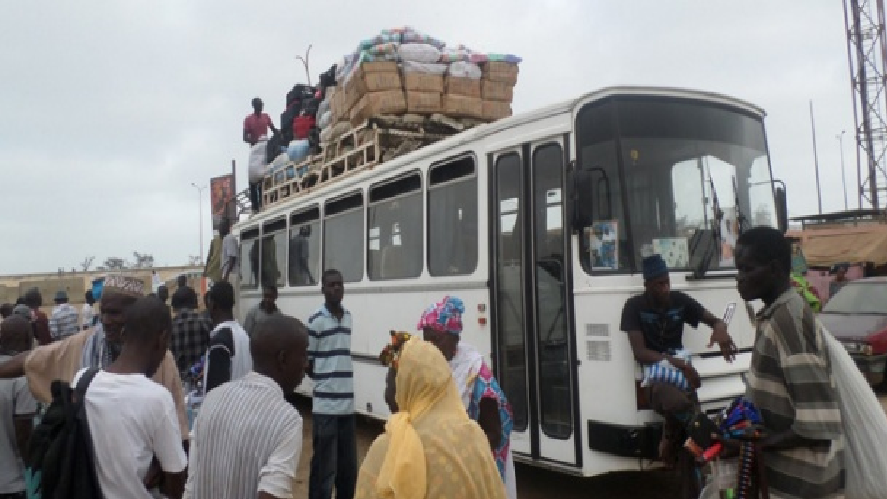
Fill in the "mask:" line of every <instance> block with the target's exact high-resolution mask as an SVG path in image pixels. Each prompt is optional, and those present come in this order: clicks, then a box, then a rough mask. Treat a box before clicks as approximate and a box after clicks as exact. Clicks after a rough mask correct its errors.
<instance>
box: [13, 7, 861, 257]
mask: <svg viewBox="0 0 887 499" xmlns="http://www.w3.org/2000/svg"><path fill="white" fill-rule="evenodd" d="M432 6H435V7H432ZM437 6H445V7H437ZM400 25H411V26H413V27H415V28H417V29H419V30H421V31H424V32H426V33H428V34H431V35H433V36H435V37H437V38H439V39H442V40H445V41H448V42H450V43H453V44H455V43H464V44H466V45H469V46H471V47H472V48H475V49H477V50H485V51H491V52H508V53H514V54H517V55H520V56H521V57H523V58H524V62H523V64H522V66H521V73H520V80H519V82H518V86H517V89H516V90H515V97H514V110H515V112H518V113H519V112H523V111H528V110H531V109H534V108H536V107H539V106H543V105H545V104H549V103H553V102H556V101H559V100H562V99H565V98H570V97H575V96H577V95H579V94H581V93H582V92H586V91H589V90H594V89H597V88H600V87H603V86H607V85H614V84H634V85H638V84H649V85H667V86H681V87H691V88H696V89H701V90H708V91H715V92H721V93H726V94H729V95H733V96H736V97H739V98H742V99H745V100H748V101H750V102H753V103H755V104H757V105H759V106H761V107H763V108H764V109H765V110H766V111H767V113H768V117H767V120H766V125H767V131H768V135H769V145H770V152H771V158H772V164H773V171H774V174H775V176H776V177H777V178H781V179H784V180H785V181H786V183H787V184H788V189H789V203H790V213H791V214H792V215H801V214H809V213H814V212H815V211H816V209H817V203H816V187H815V180H814V175H813V148H812V145H811V134H810V121H809V114H808V113H809V111H808V101H809V100H810V99H812V100H813V103H814V107H815V112H816V125H817V141H818V151H819V160H820V167H821V176H822V185H823V186H824V189H823V193H822V195H823V208H824V210H825V211H833V210H839V209H842V208H843V194H842V191H841V187H840V186H841V174H840V152H839V147H838V141H837V139H836V138H835V136H836V134H838V133H840V132H841V130H848V135H849V136H852V128H853V121H852V120H853V115H852V107H851V95H850V90H849V83H848V82H849V76H848V69H847V49H846V42H845V37H844V18H843V11H842V2H840V1H838V0H816V1H810V0H782V1H779V2H773V1H766V0H747V1H744V2H737V1H735V0H734V1H719V0H709V1H707V2H700V1H690V0H683V1H682V0H670V1H667V2H663V1H659V0H622V1H619V2H613V1H609V0H534V1H529V0H508V1H501V0H496V1H493V0H485V1H483V2H477V1H467V0H466V1H462V0H450V1H448V2H445V3H443V4H441V3H434V2H417V1H384V0H376V1H373V2H363V1H356V0H355V1H344V0H338V1H337V0H324V1H322V2H292V1H284V0H279V1H270V0H269V1H260V2H241V1H230V0H213V1H208V0H206V1H197V0H188V1H181V0H152V1H147V0H145V1H138V0H131V1H119V0H108V1H100V0H91V1H90V2H87V3H83V2H52V6H51V7H50V6H48V4H46V3H43V2H5V3H4V7H3V15H2V16H0V79H2V92H0V113H2V117H3V119H2V121H0V168H2V172H3V173H4V178H5V180H4V181H2V182H0V203H2V204H0V206H2V214H3V215H2V229H3V233H4V234H5V237H3V238H2V243H0V262H2V263H0V274H9V273H22V272H42V271H55V270H56V269H57V268H58V267H65V268H67V269H70V268H72V267H75V266H77V265H78V263H79V262H80V261H81V260H83V258H84V257H85V256H89V255H94V256H95V257H96V263H97V264H100V263H101V262H102V261H103V260H104V259H105V258H106V257H108V256H122V257H126V258H131V256H132V252H133V251H139V252H147V253H151V254H153V255H154V256H155V260H156V261H155V263H156V264H157V265H180V264H185V263H186V262H187V260H188V256H189V255H196V254H197V253H198V233H199V231H198V229H197V227H198V195H197V190H196V189H195V188H194V187H192V186H191V183H192V182H196V183H198V184H199V185H207V184H208V183H209V178H210V177H212V176H216V175H220V174H224V173H225V172H226V171H229V170H230V164H231V160H232V159H235V160H237V162H238V164H239V168H238V178H237V181H238V185H239V186H241V187H243V186H244V185H245V182H246V172H245V166H246V165H245V163H246V159H247V153H248V150H247V149H248V148H247V146H246V145H245V144H244V143H243V142H242V141H241V130H242V120H243V117H244V116H245V115H246V114H247V113H248V112H249V111H250V106H249V102H250V99H251V98H252V97H254V96H257V95H258V96H261V97H262V98H264V100H265V102H266V107H267V111H268V112H269V114H270V115H271V116H272V117H274V118H275V121H277V119H278V117H279V115H280V112H281V111H282V106H283V104H284V102H283V100H284V95H285V94H286V92H287V90H288V89H289V88H290V87H291V86H292V85H293V84H294V83H296V82H298V81H302V80H304V78H305V76H304V70H303V68H302V66H301V64H300V63H298V62H297V61H295V59H294V56H295V55H296V54H299V53H303V52H304V50H305V48H306V47H307V46H308V44H313V45H314V49H313V50H312V51H311V57H310V61H311V74H312V76H313V77H314V79H315V81H316V78H317V75H318V73H320V72H322V71H324V70H326V69H327V68H328V67H329V66H331V65H332V64H333V63H335V62H336V60H337V59H338V58H339V57H340V56H341V55H342V54H344V53H346V52H351V51H353V49H354V48H355V46H356V44H357V42H358V41H359V40H360V39H363V38H367V37H369V36H371V35H373V34H375V33H377V32H378V31H379V30H381V29H384V28H390V27H395V26H400ZM844 151H845V155H846V156H845V158H846V161H847V184H848V190H849V191H850V200H851V202H850V206H851V208H853V207H855V206H856V196H855V195H854V194H853V193H854V192H855V185H856V182H857V180H856V168H855V164H856V156H855V148H854V145H853V143H852V139H849V138H845V140H844ZM203 207H204V210H203V212H204V213H203V214H204V218H205V223H204V233H205V235H204V246H205V247H207V246H208V244H209V238H210V237H211V229H210V227H209V226H210V224H209V214H208V211H209V200H208V191H205V192H204V195H203Z"/></svg>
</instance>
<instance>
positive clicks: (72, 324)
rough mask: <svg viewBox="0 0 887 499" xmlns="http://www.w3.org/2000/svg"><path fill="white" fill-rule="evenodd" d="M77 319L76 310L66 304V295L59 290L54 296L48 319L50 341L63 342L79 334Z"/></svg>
mask: <svg viewBox="0 0 887 499" xmlns="http://www.w3.org/2000/svg"><path fill="white" fill-rule="evenodd" d="M78 318H79V317H78V314H77V309H76V308H74V306H73V305H71V304H70V303H68V293H67V292H65V291H64V290H59V292H58V293H56V294H55V308H53V309H52V315H50V317H49V334H50V335H52V341H58V340H63V339H65V338H67V337H68V336H72V335H75V334H77V333H78V332H80V327H78V324H77V322H78Z"/></svg>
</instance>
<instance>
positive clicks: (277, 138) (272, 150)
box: [265, 133, 288, 165]
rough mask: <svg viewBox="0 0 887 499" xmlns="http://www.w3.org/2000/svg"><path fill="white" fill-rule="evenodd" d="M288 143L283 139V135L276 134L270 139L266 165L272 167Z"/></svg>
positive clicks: (266, 148)
mask: <svg viewBox="0 0 887 499" xmlns="http://www.w3.org/2000/svg"><path fill="white" fill-rule="evenodd" d="M287 145H288V142H286V140H285V139H284V138H283V136H282V134H278V133H275V134H273V135H271V138H270V139H268V144H267V145H266V146H265V164H266V165H270V164H271V163H272V162H273V161H274V160H275V159H276V158H277V156H280V148H281V147H286V146H287Z"/></svg>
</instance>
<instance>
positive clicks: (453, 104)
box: [443, 94, 484, 118]
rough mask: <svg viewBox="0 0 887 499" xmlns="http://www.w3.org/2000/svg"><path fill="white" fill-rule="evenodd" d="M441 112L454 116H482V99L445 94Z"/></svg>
mask: <svg viewBox="0 0 887 499" xmlns="http://www.w3.org/2000/svg"><path fill="white" fill-rule="evenodd" d="M443 114H445V115H447V116H452V117H455V118H483V114H484V113H483V101H482V100H481V99H480V98H478V97H465V96H463V95H452V94H445V95H444V97H443Z"/></svg>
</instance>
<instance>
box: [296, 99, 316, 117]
mask: <svg viewBox="0 0 887 499" xmlns="http://www.w3.org/2000/svg"><path fill="white" fill-rule="evenodd" d="M319 108H320V101H319V100H317V99H315V98H314V97H309V98H307V99H305V100H303V101H302V112H301V113H300V114H299V115H300V116H303V115H304V116H314V117H315V119H316V118H317V110H318V109H319Z"/></svg>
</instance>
